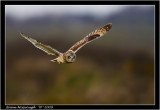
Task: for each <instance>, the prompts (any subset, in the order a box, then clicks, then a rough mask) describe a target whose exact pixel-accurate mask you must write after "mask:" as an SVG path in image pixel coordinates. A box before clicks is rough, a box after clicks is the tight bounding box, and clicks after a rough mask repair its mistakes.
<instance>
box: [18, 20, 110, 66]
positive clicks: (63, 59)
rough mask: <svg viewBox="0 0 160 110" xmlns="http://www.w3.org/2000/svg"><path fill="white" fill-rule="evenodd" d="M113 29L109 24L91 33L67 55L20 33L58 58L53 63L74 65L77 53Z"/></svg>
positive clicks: (67, 52)
mask: <svg viewBox="0 0 160 110" xmlns="http://www.w3.org/2000/svg"><path fill="white" fill-rule="evenodd" d="M111 27H112V23H109V24H107V25H105V26H103V27H102V28H99V29H97V30H95V31H93V32H91V33H90V34H89V35H87V36H86V37H84V38H83V39H82V40H80V41H79V42H77V43H75V44H74V45H73V46H72V47H71V48H70V49H69V50H68V51H66V52H65V53H61V52H59V51H57V50H55V49H53V48H52V47H50V46H48V45H44V44H42V43H39V42H37V41H36V40H35V39H33V38H31V37H28V36H26V35H24V34H23V33H20V34H21V36H22V37H24V38H25V39H27V40H28V41H30V42H31V43H32V44H33V45H34V46H35V47H37V48H39V49H41V50H43V51H45V52H46V53H48V54H49V55H56V56H58V57H57V58H56V59H53V60H51V61H53V62H57V63H58V64H60V63H73V62H74V61H75V59H76V52H77V51H78V50H79V49H80V48H81V47H83V46H84V45H86V44H87V43H89V42H91V41H93V40H95V39H97V38H100V37H101V36H103V35H104V34H105V33H107V32H108V31H109V30H110V29H111Z"/></svg>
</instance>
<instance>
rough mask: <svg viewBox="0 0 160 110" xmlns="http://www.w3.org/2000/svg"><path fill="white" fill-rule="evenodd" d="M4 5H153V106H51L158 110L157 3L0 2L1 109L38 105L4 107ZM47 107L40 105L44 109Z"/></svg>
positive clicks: (34, 107)
mask: <svg viewBox="0 0 160 110" xmlns="http://www.w3.org/2000/svg"><path fill="white" fill-rule="evenodd" d="M5 5H155V105H67V104H66V105H51V106H52V107H53V109H108V108H112V109H158V108H159V1H1V14H2V17H1V29H2V30H1V51H2V54H1V67H2V68H1V108H2V109H6V108H7V109H9V107H17V108H16V109H18V106H20V107H24V108H25V107H27V106H28V107H33V109H38V108H39V105H5ZM48 106H49V105H42V108H41V109H45V108H46V107H48Z"/></svg>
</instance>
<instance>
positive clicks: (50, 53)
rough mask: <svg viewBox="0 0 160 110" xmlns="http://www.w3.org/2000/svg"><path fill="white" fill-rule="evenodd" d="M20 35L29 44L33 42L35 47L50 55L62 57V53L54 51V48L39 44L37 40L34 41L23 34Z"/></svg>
mask: <svg viewBox="0 0 160 110" xmlns="http://www.w3.org/2000/svg"><path fill="white" fill-rule="evenodd" d="M20 34H21V36H22V37H24V38H25V39H27V40H28V41H29V42H31V43H32V44H33V45H34V46H35V47H37V48H39V49H41V50H43V51H44V52H46V53H48V54H49V55H56V56H60V55H62V53H60V52H59V51H57V50H55V49H53V48H52V47H50V46H48V45H44V44H42V43H39V42H37V41H36V40H35V39H33V38H31V37H28V36H26V35H24V34H23V33H20Z"/></svg>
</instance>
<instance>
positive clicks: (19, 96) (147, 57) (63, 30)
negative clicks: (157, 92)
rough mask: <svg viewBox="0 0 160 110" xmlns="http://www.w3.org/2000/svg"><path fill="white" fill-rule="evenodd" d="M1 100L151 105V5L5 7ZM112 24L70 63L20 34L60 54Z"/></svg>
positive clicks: (12, 101)
mask: <svg viewBox="0 0 160 110" xmlns="http://www.w3.org/2000/svg"><path fill="white" fill-rule="evenodd" d="M5 8H6V104H154V89H155V88H154V12H155V11H154V6H142V5H137V6H134V5H132V6H129V5H128V6H123V5H121V6H118V5H115V6H114V5H113V6H109V5H102V6H100V5H99V6H98V5H96V6H91V5H90V6H87V5H86V6H85V5H84V6H83V5H75V6H74V5H72V6H65V5H63V6H60V5H57V6H55V5H48V6H44V5H43V6H41V5H39V6H34V5H32V6H30V5H28V6H27V5H22V6H21V5H19V6H18V5H17V6H16V5H7V6H6V7H5ZM109 22H112V24H113V26H112V29H111V30H110V31H109V32H108V33H107V34H106V35H104V36H103V37H102V38H100V39H98V40H96V41H93V42H91V43H90V44H87V45H86V46H84V47H83V48H81V49H80V50H79V51H78V53H77V59H76V61H75V62H74V63H71V64H57V63H53V62H51V61H50V60H51V59H54V58H56V57H55V56H50V55H47V54H46V53H44V52H43V51H41V50H39V49H37V48H35V47H34V46H33V45H32V44H31V43H30V42H28V41H27V40H25V39H24V38H22V37H20V34H19V32H23V33H25V34H26V35H28V36H30V37H32V38H34V39H36V40H37V41H39V42H41V43H43V44H47V45H50V46H52V47H53V48H55V49H57V50H59V51H60V52H65V51H67V49H69V48H70V47H71V46H72V45H73V44H74V43H75V42H77V41H79V40H81V39H82V38H83V37H85V36H86V35H88V34H89V33H90V32H92V31H94V30H95V29H97V28H99V27H102V26H103V25H105V24H107V23H109Z"/></svg>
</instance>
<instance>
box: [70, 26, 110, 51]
mask: <svg viewBox="0 0 160 110" xmlns="http://www.w3.org/2000/svg"><path fill="white" fill-rule="evenodd" d="M111 27H112V23H108V24H107V25H105V26H103V27H102V28H99V29H97V30H95V31H93V32H91V33H90V34H89V35H87V36H86V37H84V38H83V39H82V40H80V41H79V42H77V43H75V44H74V45H73V46H72V47H71V48H70V49H69V50H72V51H74V52H75V53H76V52H77V51H78V50H79V49H80V48H81V47H83V46H84V45H86V44H87V43H89V42H91V41H93V40H95V39H97V38H100V37H101V36H103V35H104V34H106V33H107V32H108V31H109V30H110V29H111Z"/></svg>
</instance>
